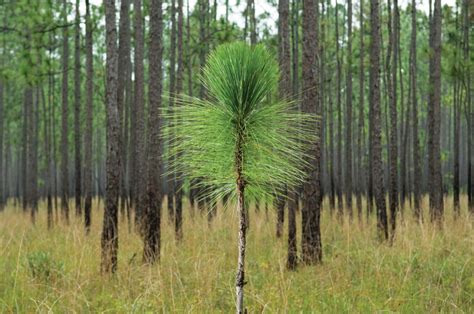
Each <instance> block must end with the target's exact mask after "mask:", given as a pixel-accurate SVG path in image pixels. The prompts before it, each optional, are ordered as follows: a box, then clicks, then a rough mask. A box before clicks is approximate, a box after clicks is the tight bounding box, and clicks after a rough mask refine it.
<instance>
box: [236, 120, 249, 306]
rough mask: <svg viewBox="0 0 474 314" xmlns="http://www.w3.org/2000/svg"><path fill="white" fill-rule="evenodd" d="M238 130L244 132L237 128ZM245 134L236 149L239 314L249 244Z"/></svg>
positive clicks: (242, 304) (240, 136)
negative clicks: (244, 152)
mask: <svg viewBox="0 0 474 314" xmlns="http://www.w3.org/2000/svg"><path fill="white" fill-rule="evenodd" d="M237 128H238V130H242V129H243V128H241V127H240V126H237ZM243 141H244V138H243V134H242V133H240V132H239V135H238V138H237V143H236V147H235V168H236V172H237V180H236V186H237V211H238V213H239V257H238V264H237V277H236V283H235V286H236V305H237V313H238V314H244V313H246V312H247V311H246V310H245V307H244V285H245V247H246V242H247V224H246V223H247V217H246V216H247V215H246V210H245V178H244V177H243V173H242V172H243V171H242V167H243V160H244V156H243Z"/></svg>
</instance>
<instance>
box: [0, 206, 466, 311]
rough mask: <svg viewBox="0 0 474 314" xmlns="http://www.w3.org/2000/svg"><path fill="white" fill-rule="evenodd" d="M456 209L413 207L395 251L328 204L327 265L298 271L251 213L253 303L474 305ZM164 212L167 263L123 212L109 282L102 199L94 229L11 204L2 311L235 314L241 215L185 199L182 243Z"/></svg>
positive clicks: (314, 307)
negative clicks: (151, 256) (432, 211)
mask: <svg viewBox="0 0 474 314" xmlns="http://www.w3.org/2000/svg"><path fill="white" fill-rule="evenodd" d="M102 204H103V203H101V206H102ZM446 204H447V210H446V213H445V217H446V219H445V223H444V227H443V230H439V229H438V228H437V227H436V226H433V225H431V224H430V223H424V224H422V225H418V224H417V223H416V222H415V221H414V220H413V219H412V212H411V210H410V208H409V207H407V208H405V210H404V216H405V219H404V220H403V222H401V223H400V224H399V226H398V230H397V235H396V237H395V241H394V243H393V246H389V245H388V244H381V243H379V242H378V240H377V237H376V230H375V221H374V218H373V217H371V219H370V221H369V223H368V224H367V222H366V221H365V213H364V220H363V222H362V223H361V224H359V223H358V221H357V218H355V220H354V222H352V223H349V222H348V221H347V220H345V221H344V222H343V224H342V225H341V224H339V223H338V222H337V220H336V217H333V218H331V217H330V215H329V210H328V205H327V202H325V204H324V212H323V215H322V223H321V225H322V236H323V246H324V256H323V264H322V265H320V266H306V267H304V266H300V267H299V268H298V270H297V271H295V272H290V271H287V270H286V269H285V262H286V254H287V252H286V246H287V239H286V236H285V237H283V238H281V239H277V238H276V237H275V222H276V215H275V213H274V212H273V211H272V210H270V211H269V212H268V215H266V214H265V211H264V210H263V209H261V210H260V212H259V213H255V211H254V210H253V208H251V210H250V211H251V217H250V230H249V237H248V254H247V256H248V258H247V279H248V285H247V286H246V289H247V290H246V300H245V302H246V307H247V308H248V309H249V311H250V312H251V313H255V312H262V311H264V312H267V313H274V312H336V313H340V312H374V311H381V310H389V311H397V312H411V313H421V312H439V311H443V312H466V313H472V312H474V301H473V299H474V260H473V256H474V233H473V228H472V221H473V220H472V219H471V218H469V216H468V214H467V210H466V208H467V198H466V197H463V198H462V210H463V214H462V216H461V218H460V219H458V220H457V221H454V219H453V213H452V209H451V208H450V204H452V202H451V200H450V199H448V200H447V202H446ZM448 204H449V205H448ZM425 205H427V200H425ZM261 207H262V206H261ZM425 207H426V206H425ZM165 208H166V207H165ZM71 214H72V215H74V214H73V212H71ZM163 215H164V217H163V219H162V228H163V231H162V251H161V262H160V263H159V264H157V265H153V266H151V267H150V266H144V265H142V263H141V261H142V247H143V245H142V241H141V239H140V238H139V236H137V235H136V234H135V233H134V232H133V230H132V232H131V233H129V232H128V228H127V223H126V221H123V220H122V219H120V227H119V233H120V235H119V265H118V272H117V274H116V275H115V276H113V277H108V276H102V275H101V274H100V269H99V264H100V232H101V221H102V209H101V208H100V209H99V207H98V204H97V202H95V203H94V208H93V220H92V229H91V234H90V235H89V236H86V235H85V234H84V230H83V225H82V219H79V218H76V219H74V217H73V219H72V221H71V225H70V226H64V225H63V224H62V223H57V224H56V226H55V227H54V229H52V230H51V231H48V230H47V228H46V210H45V205H44V204H43V203H42V204H41V205H40V213H39V215H38V218H37V221H36V225H35V226H33V225H31V223H30V217H29V215H28V214H23V213H22V211H21V209H19V208H15V207H14V206H13V204H9V205H8V206H7V208H6V209H5V211H4V212H2V213H0V312H23V313H25V312H33V311H42V312H44V311H49V310H51V311H54V312H71V311H76V312H97V311H110V312H113V313H115V312H143V311H147V310H148V311H161V312H193V313H203V312H233V311H234V309H235V306H234V291H235V287H234V282H235V267H236V265H235V260H236V255H237V247H236V243H237V240H236V238H237V217H236V213H235V212H234V211H233V210H227V211H223V210H222V209H221V208H219V209H218V214H217V216H216V217H215V219H214V220H213V221H212V223H211V224H210V225H209V224H208V222H207V218H206V217H205V215H201V214H200V213H199V212H197V211H196V212H195V213H194V218H192V216H191V213H190V211H189V205H188V203H185V214H184V226H183V230H184V238H183V241H182V242H181V243H176V241H175V240H174V232H173V228H172V226H171V225H170V224H169V222H168V218H167V217H166V211H165V210H163ZM425 216H426V217H428V215H427V213H425ZM300 218H301V216H300V215H299V216H298V221H299V219H300ZM298 228H300V225H298ZM132 229H133V228H132ZM298 231H299V232H300V231H301V230H300V229H299V230H298ZM299 236H300V234H299ZM298 249H299V247H298ZM39 252H43V253H47V254H49V255H48V256H49V257H48V259H50V260H51V262H52V264H51V265H53V266H48V267H52V268H55V267H57V268H58V269H57V270H54V269H52V270H53V275H51V276H49V277H48V278H47V279H46V278H44V277H38V276H35V277H33V275H32V272H31V269H30V266H29V259H30V260H31V258H32V256H35V254H38V253H39ZM48 265H50V264H48ZM55 265H56V266H55ZM57 265H63V268H61V267H59V266H57Z"/></svg>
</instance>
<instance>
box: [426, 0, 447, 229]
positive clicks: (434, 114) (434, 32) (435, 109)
mask: <svg viewBox="0 0 474 314" xmlns="http://www.w3.org/2000/svg"><path fill="white" fill-rule="evenodd" d="M430 50H431V53H430V77H429V78H430V80H429V81H430V89H429V101H428V102H429V103H428V156H429V174H430V175H429V181H428V182H429V186H430V215H431V219H432V220H437V221H438V222H439V221H440V220H441V219H442V218H443V211H444V208H443V190H442V187H443V184H442V176H441V148H440V128H441V0H435V2H434V12H433V17H432V21H431V24H430Z"/></svg>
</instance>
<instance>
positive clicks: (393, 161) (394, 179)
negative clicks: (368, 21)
mask: <svg viewBox="0 0 474 314" xmlns="http://www.w3.org/2000/svg"><path fill="white" fill-rule="evenodd" d="M397 7H398V2H397V0H394V9H393V19H392V18H391V15H392V12H391V8H390V1H389V2H388V10H389V12H388V14H389V25H388V27H389V36H390V38H389V49H390V50H391V49H393V55H392V59H391V60H390V59H387V61H388V63H389V64H390V65H391V67H390V68H389V70H390V71H389V72H388V75H391V76H390V77H389V78H388V82H389V84H388V86H389V93H390V95H389V98H390V104H389V105H390V154H389V159H390V161H389V169H390V184H389V197H390V226H391V238H392V239H393V237H394V233H395V227H396V218H397V210H398V197H399V195H398V172H397V164H398V131H397V123H398V122H397V74H398V73H397V64H398V49H397V48H398V47H397V42H398V40H397V38H398V37H397V31H396V25H397V12H398V11H397ZM392 22H393V23H392ZM394 29H395V31H394ZM387 58H388V57H387Z"/></svg>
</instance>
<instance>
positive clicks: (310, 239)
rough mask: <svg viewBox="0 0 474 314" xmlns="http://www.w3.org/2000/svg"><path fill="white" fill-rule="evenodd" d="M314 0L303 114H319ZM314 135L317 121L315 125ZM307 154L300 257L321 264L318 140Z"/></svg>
mask: <svg viewBox="0 0 474 314" xmlns="http://www.w3.org/2000/svg"><path fill="white" fill-rule="evenodd" d="M317 10H318V9H317V1H314V0H304V1H303V60H302V62H303V63H302V64H303V102H302V110H303V112H306V113H311V114H318V115H319V114H321V112H320V108H319V105H318V102H317V101H318V95H319V94H318V92H319V90H318V88H319V86H318V56H317V54H318V38H317V33H316V31H317V23H318V22H319V20H318V11H317ZM315 132H316V134H319V132H320V124H319V123H318V124H317V125H316V129H315ZM308 154H309V155H310V156H312V157H313V158H314V160H312V161H311V166H310V167H309V169H308V170H307V171H308V173H309V176H308V179H307V180H306V182H305V183H304V184H303V195H302V199H303V205H302V208H301V213H302V259H303V261H304V262H305V263H309V264H311V263H320V262H321V260H322V245H321V231H320V224H319V220H320V211H321V201H322V199H321V178H320V162H319V158H320V140H319V139H318V140H316V141H315V142H314V143H312V145H311V148H310V149H309V151H308Z"/></svg>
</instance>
